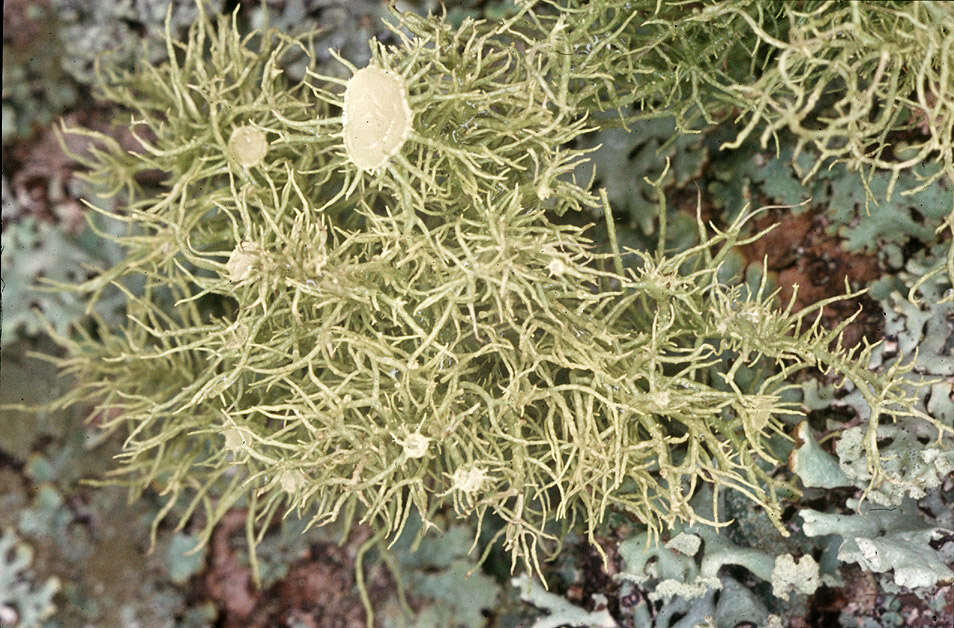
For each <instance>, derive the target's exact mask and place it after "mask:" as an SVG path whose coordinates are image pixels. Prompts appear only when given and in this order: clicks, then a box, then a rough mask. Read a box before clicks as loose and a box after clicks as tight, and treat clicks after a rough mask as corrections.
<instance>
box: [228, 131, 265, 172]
mask: <svg viewBox="0 0 954 628" xmlns="http://www.w3.org/2000/svg"><path fill="white" fill-rule="evenodd" d="M229 152H230V153H232V157H234V158H235V160H236V161H237V162H239V163H240V164H242V165H243V166H245V167H246V168H251V167H252V166H257V165H258V164H260V163H261V162H262V160H263V159H265V154H266V153H267V152H268V140H267V139H266V138H265V134H264V133H262V132H261V131H259V130H258V129H256V128H255V127H251V126H240V127H237V128H236V129H235V130H234V131H232V135H231V137H229Z"/></svg>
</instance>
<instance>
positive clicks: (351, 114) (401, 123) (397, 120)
mask: <svg viewBox="0 0 954 628" xmlns="http://www.w3.org/2000/svg"><path fill="white" fill-rule="evenodd" d="M343 118H344V143H345V150H346V151H347V152H348V157H350V158H351V161H352V162H354V165H355V166H357V167H358V168H359V169H361V170H373V169H374V168H378V167H380V166H382V165H384V163H385V162H386V161H387V160H388V158H390V157H391V156H393V155H394V154H395V153H397V152H398V151H399V150H401V146H402V145H403V144H404V140H406V139H407V136H408V134H410V132H411V107H410V105H408V101H407V89H405V87H404V81H403V80H402V79H401V77H400V76H398V75H397V74H394V73H393V72H389V71H387V70H384V69H383V68H379V67H377V66H375V65H369V66H367V67H364V68H361V69H360V70H358V71H357V72H355V73H354V76H352V77H351V80H350V81H348V86H347V88H346V89H345V94H344V114H343Z"/></svg>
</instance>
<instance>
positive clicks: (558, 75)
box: [57, 2, 926, 572]
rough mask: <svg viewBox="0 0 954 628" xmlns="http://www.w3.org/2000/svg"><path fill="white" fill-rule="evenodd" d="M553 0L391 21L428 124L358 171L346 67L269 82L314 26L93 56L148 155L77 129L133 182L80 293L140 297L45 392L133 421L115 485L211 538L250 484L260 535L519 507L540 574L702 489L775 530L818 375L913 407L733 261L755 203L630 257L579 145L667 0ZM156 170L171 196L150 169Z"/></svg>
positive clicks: (518, 535) (92, 333) (666, 516)
mask: <svg viewBox="0 0 954 628" xmlns="http://www.w3.org/2000/svg"><path fill="white" fill-rule="evenodd" d="M556 7H557V5H556V3H540V4H539V5H538V4H535V3H529V2H524V3H521V4H520V6H519V9H518V11H517V12H516V13H515V14H514V15H513V16H511V17H508V18H506V19H505V20H502V21H500V22H499V23H496V24H488V23H484V22H477V21H473V20H470V19H465V20H464V22H463V23H462V24H461V26H460V27H459V28H452V27H451V26H450V25H448V24H447V23H446V22H445V21H444V20H442V19H441V18H440V17H438V16H430V17H427V18H422V17H416V16H413V15H399V14H395V19H396V21H397V25H396V26H395V27H394V30H395V33H396V35H397V36H398V38H399V39H400V42H401V43H400V44H399V45H397V46H392V47H385V46H383V45H380V44H377V43H374V42H373V43H372V61H371V63H372V64H374V65H376V66H379V67H381V68H383V69H385V70H388V71H390V72H393V73H394V74H395V75H398V76H400V77H402V79H403V82H404V85H405V86H406V89H407V99H408V103H409V106H410V109H411V112H412V114H413V119H412V124H411V130H410V132H409V134H408V137H407V139H406V141H405V143H404V144H403V145H402V147H401V148H400V150H399V151H398V152H397V153H396V154H395V155H394V156H392V157H391V158H390V159H388V160H387V162H386V163H385V164H384V165H383V166H382V167H380V168H374V169H370V170H361V169H359V168H357V167H356V166H355V165H354V163H353V162H352V161H351V160H350V159H349V155H348V152H347V150H346V148H345V143H344V141H343V136H342V133H343V131H342V126H343V122H344V121H343V120H342V116H341V111H340V107H341V105H342V94H343V91H344V89H345V86H346V84H347V82H346V81H344V80H341V79H338V78H334V77H331V76H324V75H321V74H318V73H316V72H314V71H313V70H312V71H309V72H308V74H307V76H306V77H305V79H304V80H303V81H293V80H289V79H288V78H287V77H286V76H285V75H284V74H283V72H282V71H281V69H280V68H281V60H282V59H283V57H284V55H286V54H291V53H295V54H298V53H299V52H298V51H301V50H304V47H303V46H302V44H301V41H300V40H296V39H292V38H289V37H286V36H283V35H282V34H280V33H278V32H274V31H268V32H264V33H260V32H255V33H252V34H251V35H248V36H242V35H240V34H239V32H238V30H237V28H236V25H235V21H234V18H233V19H229V18H228V17H222V18H220V19H219V20H218V21H217V22H214V23H213V21H212V20H210V19H209V18H208V17H207V16H206V15H204V14H202V15H200V18H199V20H198V21H197V22H196V24H195V25H194V26H193V28H192V29H191V31H190V34H189V37H188V39H187V40H186V41H185V42H181V43H180V42H175V41H173V40H172V39H171V38H170V39H169V42H168V47H169V51H168V52H169V58H170V60H172V62H170V63H167V64H165V65H162V66H158V67H153V66H151V65H145V64H144V65H142V66H141V67H139V68H137V69H136V70H135V71H133V72H123V71H118V70H117V71H110V70H109V69H108V68H106V69H105V70H104V74H103V78H102V86H101V88H102V93H103V95H104V97H106V98H108V99H109V100H111V101H112V102H114V103H117V104H119V105H121V106H123V107H125V108H127V109H128V111H129V114H130V115H131V128H132V129H133V130H134V131H135V132H136V133H137V135H138V136H139V137H140V138H141V142H142V150H141V151H139V152H133V153H129V152H126V151H124V150H122V149H121V148H120V147H119V146H118V145H117V144H116V143H115V142H114V141H113V140H111V139H109V138H108V137H105V136H102V135H98V134H96V133H94V132H91V131H84V130H81V129H69V130H68V132H71V133H85V134H87V135H89V136H91V137H93V138H96V139H97V140H98V141H99V145H100V147H99V148H98V149H97V150H96V151H94V153H93V155H92V156H91V157H89V158H85V159H86V162H87V164H88V165H89V167H90V174H89V177H90V179H91V180H92V181H94V182H96V183H99V184H102V185H104V186H105V187H106V188H108V189H110V190H111V191H112V192H114V193H117V194H122V195H123V196H124V198H125V201H126V202H125V205H124V208H123V211H122V212H121V213H120V214H119V217H120V218H121V219H123V220H125V221H127V222H128V223H129V224H130V227H131V228H130V232H129V234H128V235H126V236H125V237H122V238H119V241H120V242H121V243H122V244H123V246H124V247H125V248H126V251H127V257H126V258H125V260H124V261H122V262H120V263H119V264H117V265H116V266H115V267H114V268H112V269H111V270H109V271H107V272H105V273H103V274H102V275H100V276H99V277H97V278H95V279H93V280H91V281H89V282H86V283H84V284H82V285H81V286H79V288H78V290H80V291H81V292H83V293H85V294H87V295H88V300H89V304H90V309H92V307H93V305H94V304H95V303H96V301H97V300H98V299H99V297H100V294H101V293H102V291H103V290H104V289H105V288H106V287H107V286H109V285H115V286H117V287H119V288H120V289H122V290H124V291H125V293H126V295H127V299H128V310H127V322H126V324H125V325H123V326H122V327H121V328H118V329H116V328H110V327H109V326H107V325H105V324H99V325H97V326H95V327H94V328H92V329H89V328H85V329H78V330H77V334H76V335H75V336H74V337H65V336H62V335H58V336H57V337H58V340H59V342H60V343H61V344H62V345H63V346H64V347H65V348H66V349H67V350H68V354H67V357H65V358H63V359H62V360H61V361H60V364H61V366H62V367H63V369H64V372H65V373H68V374H70V375H72V376H74V377H76V379H77V380H78V382H79V384H78V386H77V387H76V389H75V390H74V391H73V392H71V393H69V394H68V395H67V396H65V397H64V398H62V399H60V400H59V401H58V402H57V404H69V403H76V402H79V401H91V402H93V403H94V404H95V405H96V410H95V413H96V414H97V415H98V416H101V417H107V418H106V419H104V420H103V422H102V426H103V427H104V429H106V430H120V431H121V432H122V433H123V435H124V437H125V444H124V449H123V453H122V455H121V456H120V463H121V467H120V469H119V470H118V471H117V473H116V478H115V479H117V480H118V481H123V482H126V483H128V484H129V486H130V487H131V489H132V491H133V493H134V494H137V493H138V492H141V491H142V490H144V489H146V488H148V487H156V488H158V489H159V490H160V491H161V492H162V493H163V494H164V495H166V496H167V497H168V502H167V503H168V508H167V510H166V511H164V512H163V513H161V514H160V518H159V519H157V520H156V523H155V524H154V525H158V522H159V520H160V519H161V517H162V515H163V514H165V512H168V511H169V510H171V509H172V508H173V505H174V504H175V503H176V502H177V501H178V500H179V498H180V497H182V498H184V499H187V500H190V501H189V505H188V506H187V507H186V508H185V509H184V510H183V511H182V514H181V517H180V518H179V521H178V525H179V526H183V525H184V524H185V523H186V522H187V521H188V520H189V519H190V518H191V517H193V516H195V515H197V514H198V513H201V517H202V518H203V520H204V529H203V532H202V534H201V535H200V542H202V541H205V540H207V539H208V538H209V535H210V534H211V531H212V528H213V526H214V524H215V523H216V522H217V521H218V520H219V519H220V518H221V517H222V516H223V514H224V513H225V512H226V511H227V510H229V509H230V508H232V507H235V506H239V505H243V506H244V507H245V508H247V512H248V518H247V536H248V539H249V541H250V544H251V545H252V546H254V545H255V543H256V542H257V541H258V540H260V539H261V538H262V537H263V535H264V534H265V532H266V530H267V529H268V527H269V526H270V525H271V524H272V522H273V515H276V514H281V513H283V512H286V511H297V512H299V513H303V514H305V515H306V516H310V517H312V519H311V520H312V522H313V523H314V524H316V525H320V524H324V523H327V522H330V521H332V520H335V519H337V518H339V517H341V518H344V520H345V521H346V522H348V523H350V522H352V521H357V520H360V521H362V522H370V523H372V524H373V525H374V526H375V529H376V530H377V537H376V538H383V537H384V536H388V535H390V536H392V537H393V536H395V535H398V534H399V533H400V532H401V531H402V529H403V527H404V525H405V523H406V521H407V520H408V517H409V516H410V513H411V512H412V510H416V511H417V512H418V513H419V514H420V516H421V518H422V519H423V521H424V522H425V524H424V525H422V526H421V530H422V534H423V532H424V531H426V530H427V528H428V522H433V521H434V520H436V519H437V517H436V514H437V512H438V510H440V509H442V508H452V509H453V511H455V512H456V514H458V515H460V516H471V515H476V517H477V518H478V520H481V519H482V518H483V516H484V515H485V514H487V513H492V514H494V515H496V516H498V517H500V518H501V519H502V520H503V522H504V526H503V527H502V529H501V531H500V533H499V534H498V537H502V538H503V540H504V542H505V545H506V547H507V548H508V550H509V551H510V552H511V556H512V558H513V560H514V561H515V562H516V561H518V560H522V561H523V562H524V563H525V564H526V565H527V567H528V568H530V567H535V568H536V569H537V571H538V572H539V565H538V556H539V555H540V554H541V553H542V554H544V555H553V554H554V553H556V552H557V551H558V550H559V544H560V541H561V536H562V535H561V534H560V528H561V527H562V528H563V530H566V529H569V528H571V527H573V526H575V525H577V524H579V525H581V526H582V528H583V529H584V530H585V531H586V533H587V535H588V536H589V538H590V540H591V541H592V540H594V532H595V530H596V529H597V527H598V526H599V525H600V523H601V521H602V520H603V518H604V516H605V515H606V514H607V513H608V512H609V511H610V510H614V511H620V512H623V513H626V514H628V515H629V516H630V517H632V518H633V519H635V520H637V521H639V522H642V523H644V524H646V525H647V526H648V527H649V528H650V529H651V530H655V531H658V530H659V529H661V528H663V527H666V526H671V525H672V524H673V523H674V522H675V521H678V520H686V521H688V522H690V523H691V522H693V521H699V520H702V519H703V518H700V517H699V516H698V515H697V514H696V512H695V510H694V509H693V508H692V507H691V506H690V504H689V500H690V499H691V498H692V496H693V495H694V494H695V493H696V491H697V489H698V488H699V487H700V486H701V485H702V484H711V485H713V486H714V487H715V488H716V492H715V493H714V494H715V495H717V494H718V490H719V489H734V490H735V491H738V492H740V493H742V494H744V495H745V496H746V497H747V498H748V499H750V500H752V501H753V502H755V503H757V504H759V505H761V506H762V507H763V508H764V509H765V512H766V513H767V515H768V516H769V518H770V519H771V520H772V522H773V523H774V524H775V525H776V526H777V527H778V528H779V530H780V531H782V532H783V533H785V532H784V528H783V526H782V522H781V513H782V509H783V503H782V501H783V498H784V496H785V495H787V494H791V491H793V490H794V489H793V487H792V485H791V484H790V482H788V481H787V480H786V479H785V477H784V476H782V475H779V474H777V473H776V469H777V466H778V462H779V461H778V460H777V459H776V458H777V455H776V453H775V447H776V445H777V441H778V439H780V438H783V437H784V435H783V434H782V425H781V423H780V421H779V416H780V415H781V414H783V413H790V412H792V411H793V408H792V407H791V406H790V404H789V403H787V402H785V401H784V400H783V393H784V392H785V390H786V388H787V387H788V385H787V384H786V379H787V378H788V377H790V376H791V375H793V374H795V373H797V372H799V371H802V370H806V369H821V370H823V371H826V372H832V373H834V374H836V375H838V376H841V377H846V378H848V379H850V380H851V381H852V382H853V384H854V386H855V387H856V389H857V390H858V391H859V394H861V395H862V396H863V398H864V399H865V401H866V402H867V403H868V404H869V406H870V408H871V416H872V421H871V424H872V425H874V426H877V423H878V421H877V417H878V416H879V415H880V414H881V413H882V411H885V410H892V411H893V415H894V416H903V415H917V414H919V413H918V411H917V410H916V408H915V407H914V400H913V397H912V396H911V394H910V392H909V391H908V390H907V389H906V388H905V387H904V380H902V379H900V378H898V377H896V374H897V372H900V371H903V367H902V366H898V367H896V368H894V369H893V370H892V371H889V372H887V373H884V374H877V373H872V372H869V371H868V370H867V369H866V368H865V365H866V364H867V362H868V359H869V358H870V354H871V347H867V346H865V347H861V348H858V349H856V350H847V349H844V348H842V347H840V344H839V342H838V340H839V335H840V332H841V330H842V329H843V328H844V325H842V326H839V327H838V328H837V329H835V330H833V331H826V330H824V329H822V328H820V326H819V324H818V319H817V318H815V315H816V314H817V313H818V312H819V310H820V309H821V307H822V306H823V305H824V303H821V304H817V305H816V306H814V307H810V308H807V309H804V310H802V311H800V312H797V313H795V312H793V311H792V306H791V304H789V305H788V307H787V308H781V309H780V308H779V307H777V305H776V304H775V302H774V295H772V294H767V293H766V291H765V289H764V286H763V287H762V288H759V289H747V288H745V287H743V286H741V285H735V284H727V283H724V282H723V281H721V280H720V274H719V270H720V267H721V265H722V262H723V261H724V260H725V259H726V256H727V255H728V254H729V251H730V250H731V248H732V246H734V245H736V244H739V243H741V242H740V239H741V236H740V231H741V229H742V226H743V219H740V220H738V221H735V222H734V223H732V224H731V225H729V227H728V228H727V229H726V230H724V231H715V233H714V234H710V233H708V232H707V231H706V229H705V227H704V226H703V225H702V224H701V222H700V224H699V233H698V238H699V241H700V242H701V244H699V245H697V246H695V247H693V248H690V249H688V250H685V251H682V252H679V253H672V252H668V251H666V250H665V246H664V245H663V243H665V242H666V235H665V229H664V228H663V229H660V233H659V241H660V243H661V244H660V246H659V247H658V249H657V250H656V251H654V252H645V251H641V252H632V251H630V252H625V253H621V252H620V251H619V250H617V249H616V247H615V236H614V235H613V220H612V211H611V207H610V205H609V203H608V201H607V199H606V195H605V194H603V195H602V197H601V195H599V194H595V193H594V191H593V190H591V189H590V186H589V184H588V183H587V182H586V181H577V180H576V179H575V178H574V177H573V176H572V173H573V172H574V170H575V168H576V167H577V166H578V165H579V164H580V163H582V162H583V161H584V160H585V159H586V153H585V151H583V150H579V149H574V148H572V141H573V140H574V139H575V138H577V137H579V136H580V135H581V134H583V133H584V132H586V130H587V129H588V128H589V127H588V121H587V109H588V107H591V106H596V103H603V105H606V106H610V105H613V106H616V105H620V104H625V103H623V102H622V100H625V99H623V98H622V97H621V96H620V94H619V93H618V92H615V91H614V87H613V86H614V84H615V80H616V78H618V76H617V74H616V73H620V72H623V71H624V70H625V71H626V72H629V71H631V68H629V66H627V65H626V64H627V63H629V62H630V58H631V57H632V56H633V55H632V53H631V51H630V49H629V48H628V46H629V43H628V40H627V37H628V35H627V33H628V32H629V30H632V29H635V30H636V31H639V28H643V27H637V25H638V24H640V23H642V22H644V21H645V20H647V19H649V15H648V14H647V13H646V11H631V12H629V13H628V14H627V13H626V12H625V11H626V10H625V9H624V3H620V2H593V3H590V4H582V3H581V4H579V5H577V4H575V3H570V5H569V6H563V5H560V7H559V8H560V10H559V11H557V10H555V9H556ZM624 15H629V17H627V18H625V19H622V16H624ZM607 16H609V17H610V18H612V19H611V20H609V21H607V19H608V17H607ZM614 20H615V21H614ZM607 24H612V25H613V27H612V28H609V27H608V26H607ZM578 42H589V43H590V44H591V46H590V48H589V49H588V50H587V51H586V53H585V54H580V53H579V51H577V49H576V47H577V46H578V45H581V44H578ZM305 52H307V50H305ZM342 62H343V63H344V65H345V66H348V67H349V69H351V70H352V71H354V70H355V69H356V68H353V67H350V66H349V64H347V62H344V61H342ZM670 71H671V70H670ZM630 80H632V81H634V83H636V84H641V83H640V81H641V80H642V79H640V77H639V75H638V74H636V75H633V76H630ZM647 90H650V88H649V87H647ZM650 91H651V90H650ZM621 99H622V100H621ZM601 106H602V105H601ZM236 133H237V135H236ZM236 137H238V138H240V139H239V140H238V141H233V140H234V139H235V138H236ZM262 137H263V138H264V139H265V140H266V142H267V146H266V147H265V149H264V150H262V146H261V145H260V141H259V140H260V138H262ZM155 170H158V171H161V172H163V173H164V174H165V177H166V178H165V186H164V187H165V190H164V192H163V193H162V194H161V195H159V196H154V195H150V194H147V193H146V192H145V191H144V190H143V189H142V188H141V187H140V185H139V184H138V182H137V175H139V174H140V173H143V172H147V171H155ZM660 197H661V195H660ZM584 208H592V209H602V211H603V212H604V214H605V216H606V219H607V229H608V231H609V234H610V240H611V242H612V243H613V250H612V251H611V252H610V253H599V252H597V251H596V250H594V247H593V246H592V245H591V243H590V242H589V241H588V240H587V238H586V236H585V234H584V231H583V230H581V229H580V228H578V227H574V226H570V225H568V224H565V222H564V221H560V220H558V217H560V216H563V215H565V214H566V213H567V212H570V211H579V210H581V209H584ZM663 209H664V208H663ZM664 215H665V212H664V211H662V212H661V216H664ZM664 224H665V222H664V221H663V222H662V226H664ZM754 237H758V236H754ZM624 256H625V257H626V259H625V263H624ZM134 277H135V278H139V279H141V280H142V281H143V282H144V286H143V288H142V290H141V291H137V290H131V289H129V288H128V287H126V286H127V284H128V281H127V280H128V279H129V278H134ZM846 324H847V323H846ZM108 417H112V418H108ZM925 418H926V417H925ZM872 429H874V428H872ZM873 435H874V432H871V434H869V438H867V439H866V440H865V446H866V447H867V448H868V449H867V453H868V455H869V465H870V467H871V470H872V482H877V481H878V479H879V473H878V468H879V467H878V465H879V458H878V455H877V442H876V439H875V438H874V436H873ZM478 534H479V532H478ZM252 560H253V563H254V555H253V557H252Z"/></svg>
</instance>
